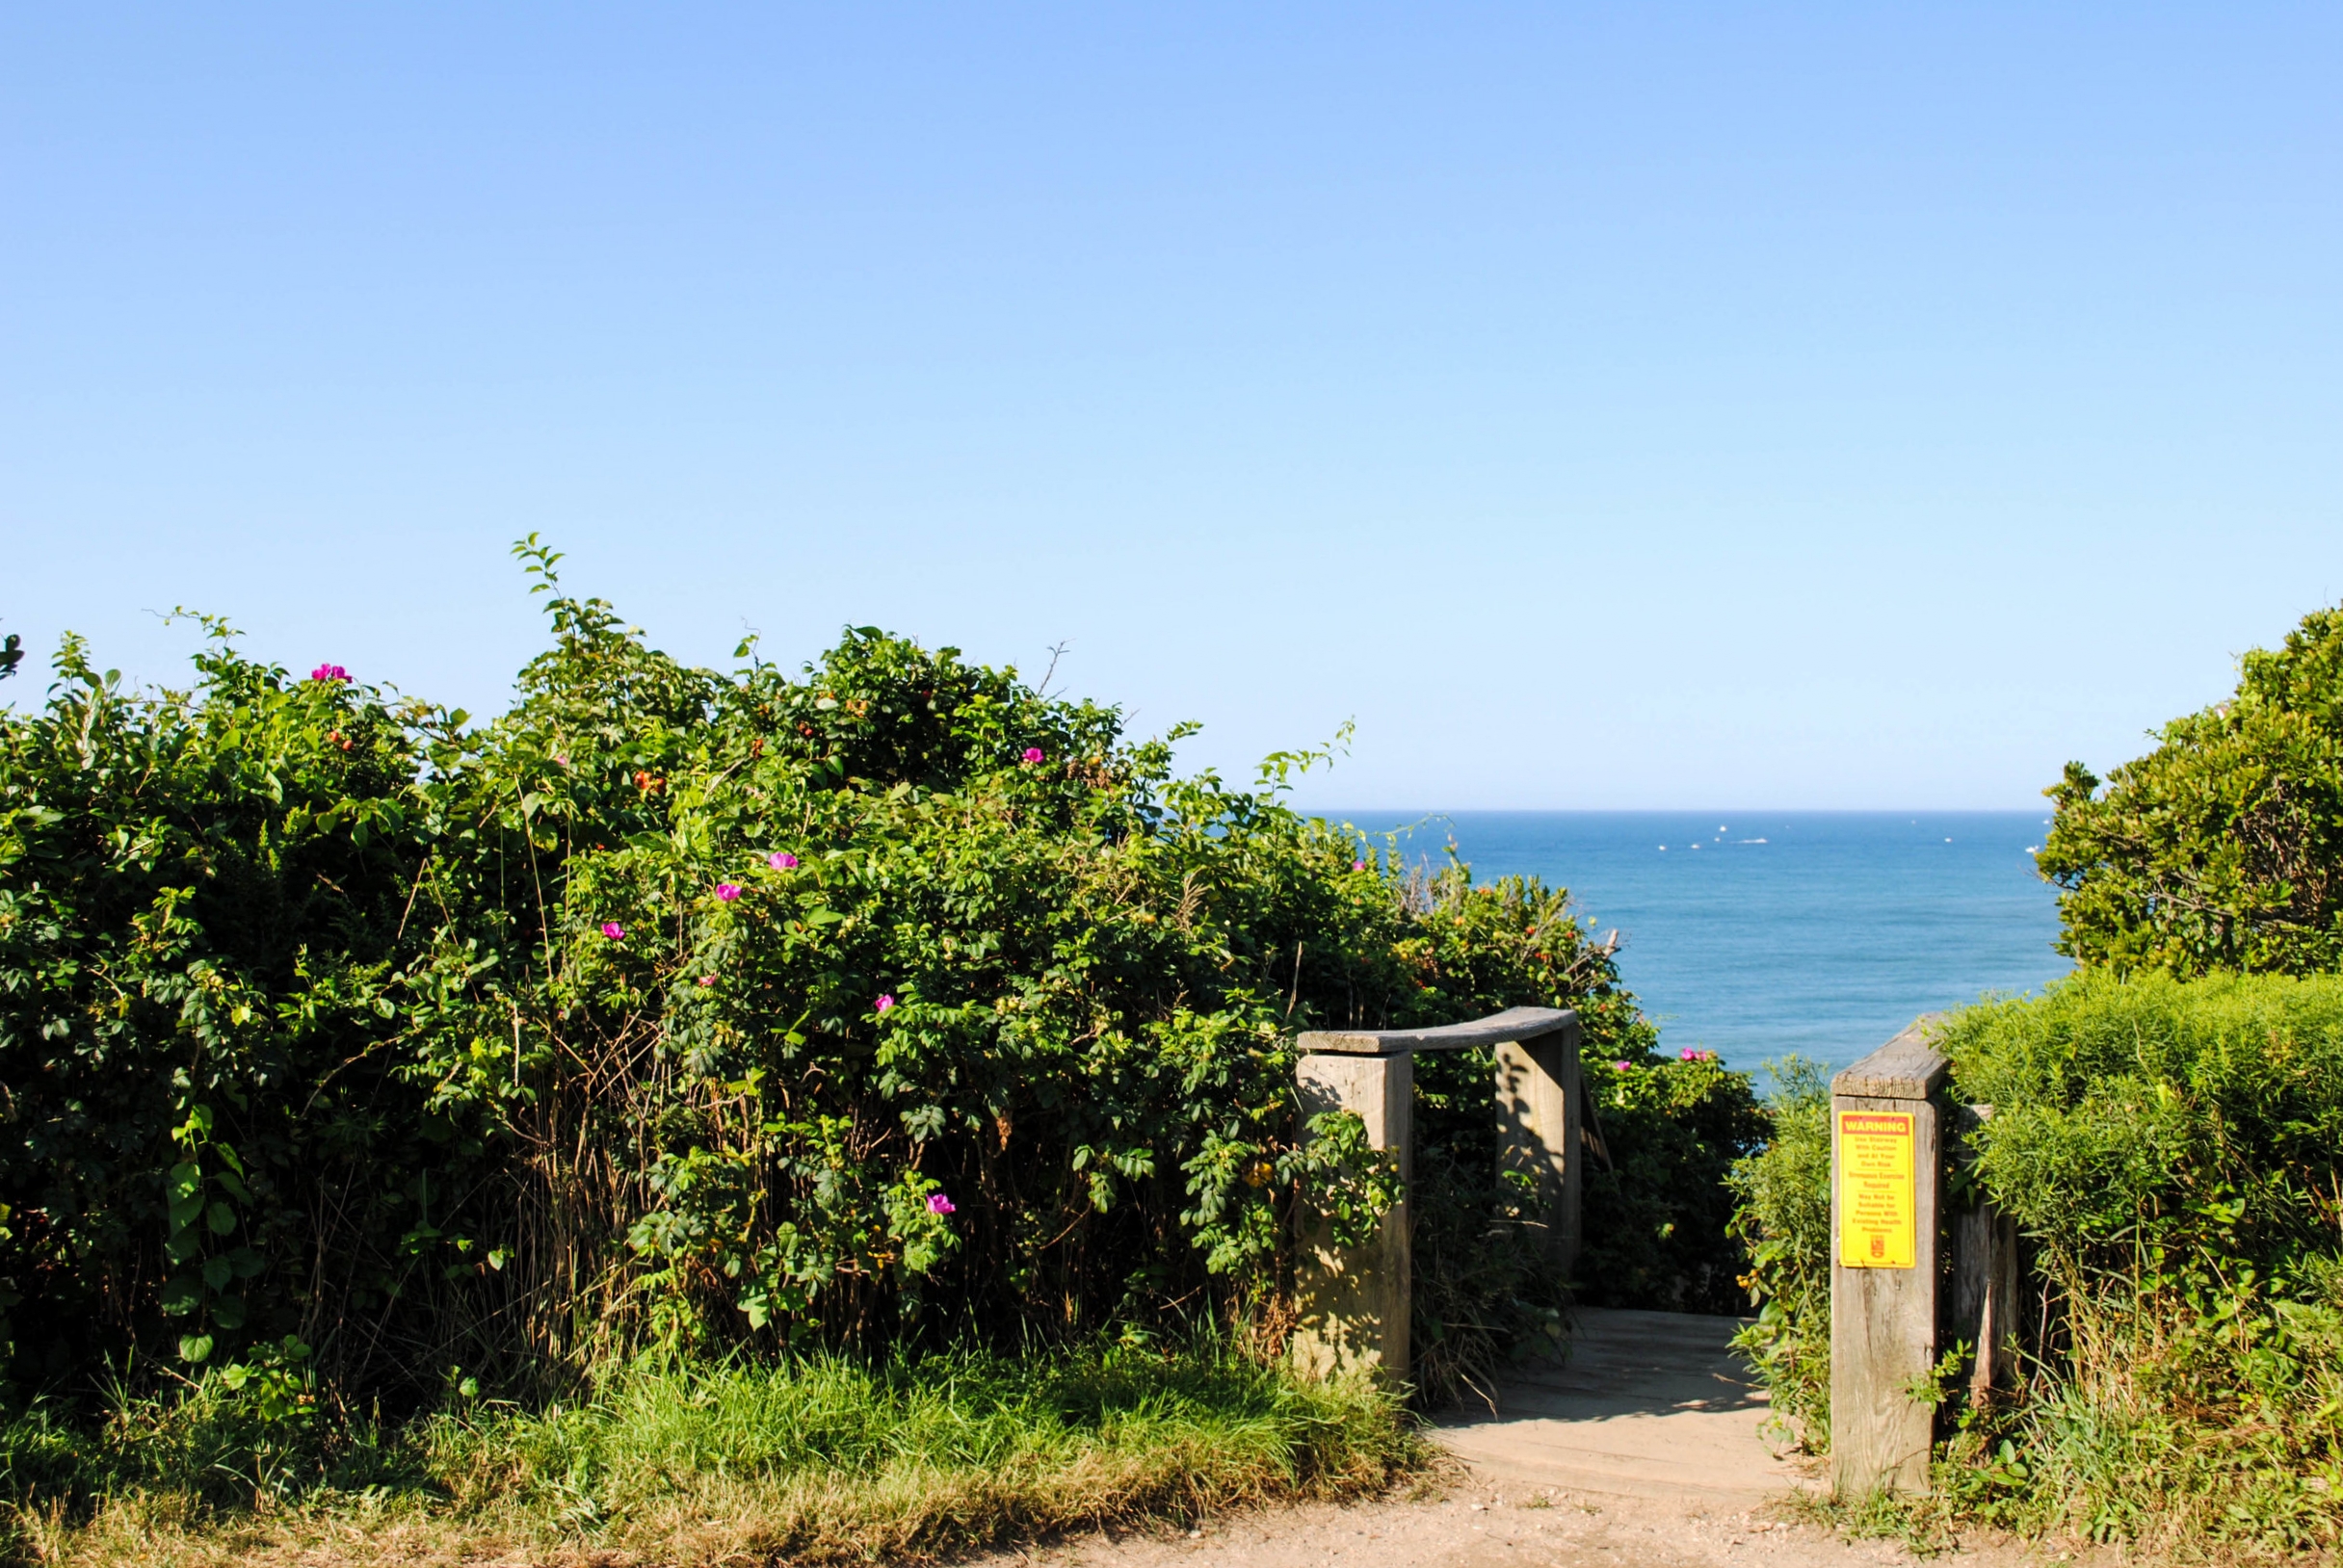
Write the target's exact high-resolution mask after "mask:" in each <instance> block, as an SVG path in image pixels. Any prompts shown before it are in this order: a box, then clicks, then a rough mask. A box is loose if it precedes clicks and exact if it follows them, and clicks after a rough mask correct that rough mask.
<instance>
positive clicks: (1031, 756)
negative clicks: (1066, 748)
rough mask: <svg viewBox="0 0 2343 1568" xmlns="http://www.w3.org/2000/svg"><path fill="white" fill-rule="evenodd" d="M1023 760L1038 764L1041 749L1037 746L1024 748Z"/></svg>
mask: <svg viewBox="0 0 2343 1568" xmlns="http://www.w3.org/2000/svg"><path fill="white" fill-rule="evenodd" d="M1025 760H1026V761H1027V762H1028V763H1036V762H1040V760H1041V748H1040V746H1038V745H1029V746H1027V747H1026V748H1025Z"/></svg>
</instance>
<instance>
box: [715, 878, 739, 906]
mask: <svg viewBox="0 0 2343 1568" xmlns="http://www.w3.org/2000/svg"><path fill="white" fill-rule="evenodd" d="M716 896H717V897H718V898H720V899H722V900H724V902H726V903H730V902H732V901H733V900H734V899H737V898H739V897H740V887H739V885H738V884H737V883H733V882H719V883H717V884H716Z"/></svg>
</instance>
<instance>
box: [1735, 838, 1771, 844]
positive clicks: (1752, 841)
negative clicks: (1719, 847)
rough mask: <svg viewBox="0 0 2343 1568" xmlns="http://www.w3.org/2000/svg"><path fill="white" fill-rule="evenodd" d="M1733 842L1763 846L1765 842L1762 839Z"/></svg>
mask: <svg viewBox="0 0 2343 1568" xmlns="http://www.w3.org/2000/svg"><path fill="white" fill-rule="evenodd" d="M1733 842H1734V843H1735V844H1763V843H1764V842H1765V840H1763V839H1735V840H1733Z"/></svg>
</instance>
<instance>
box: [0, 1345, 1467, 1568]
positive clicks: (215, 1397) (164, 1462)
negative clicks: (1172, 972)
mask: <svg viewBox="0 0 2343 1568" xmlns="http://www.w3.org/2000/svg"><path fill="white" fill-rule="evenodd" d="M134 1418H136V1421H143V1423H144V1424H143V1425H136V1421H134V1423H133V1424H132V1425H125V1424H124V1423H125V1422H126V1421H133V1419H134ZM134 1427H135V1429H134ZM109 1434H110V1435H109ZM254 1438H255V1432H254V1429H253V1426H252V1424H251V1423H250V1421H249V1420H242V1419H241V1418H240V1417H239V1414H238V1412H237V1411H236V1409H235V1401H234V1400H233V1399H232V1398H222V1397H221V1396H220V1394H219V1392H218V1391H216V1390H207V1389H205V1388H203V1387H201V1386H198V1388H197V1389H196V1390H194V1391H191V1392H190V1393H189V1394H188V1395H187V1396H185V1397H183V1398H181V1399H179V1400H177V1401H175V1402H173V1403H171V1404H170V1405H169V1406H168V1407H166V1406H164V1405H162V1404H160V1403H157V1404H155V1405H153V1406H152V1407H151V1408H148V1409H147V1410H146V1411H145V1414H144V1415H143V1416H139V1415H138V1413H137V1412H131V1411H118V1412H117V1414H116V1417H115V1418H114V1420H113V1421H112V1422H111V1423H109V1430H108V1432H99V1433H89V1434H75V1433H71V1432H69V1431H67V1430H66V1428H65V1427H64V1426H62V1425H61V1424H59V1423H58V1422H56V1421H55V1420H53V1419H50V1418H47V1417H44V1416H42V1415H40V1414H39V1412H35V1413H33V1414H31V1415H28V1416H24V1417H20V1418H19V1419H18V1420H16V1421H15V1422H13V1423H12V1424H10V1425H9V1426H8V1427H7V1428H6V1429H5V1431H0V1445H5V1451H6V1456H7V1457H6V1464H7V1470H6V1476H7V1477H8V1479H7V1484H8V1486H9V1487H10V1491H11V1502H10V1508H11V1512H12V1516H13V1548H14V1552H15V1555H17V1556H19V1557H31V1556H35V1555H39V1556H41V1558H42V1560H50V1561H58V1560H63V1561H88V1562H122V1563H127V1562H137V1561H145V1560H158V1561H159V1560H166V1559H167V1558H168V1559H169V1560H175V1561H200V1560H203V1559H204V1558H205V1557H206V1555H222V1554H227V1555H236V1554H241V1555H245V1556H254V1555H257V1556H260V1557H263V1558H265V1557H267V1556H269V1555H272V1554H283V1555H295V1556H301V1557H303V1560H333V1558H334V1555H335V1554H336V1553H337V1552H339V1553H341V1554H342V1555H345V1556H347V1557H349V1558H351V1559H353V1560H362V1559H364V1558H365V1557H366V1555H367V1554H368V1553H369V1552H373V1551H379V1550H382V1548H383V1545H384V1541H385V1538H386V1537H387V1536H388V1535H392V1534H398V1535H403V1536H404V1537H406V1538H408V1541H409V1544H410V1545H411V1543H412V1540H413V1539H414V1538H417V1537H421V1538H426V1539H435V1540H437V1541H439V1542H441V1543H442V1544H443V1545H447V1546H449V1547H451V1548H452V1547H454V1546H457V1545H461V1544H462V1543H466V1542H470V1543H474V1544H480V1543H495V1542H506V1543H525V1544H534V1545H535V1546H537V1547H538V1548H540V1549H542V1548H545V1547H549V1546H554V1545H558V1544H560V1543H565V1542H566V1543H572V1544H575V1545H578V1546H583V1547H590V1548H592V1549H593V1550H599V1551H608V1552H615V1553H619V1554H631V1555H643V1556H647V1557H653V1558H656V1559H658V1560H662V1561H671V1562H682V1563H689V1562H715V1561H719V1560H726V1561H731V1560H743V1559H746V1560H777V1559H782V1558H786V1559H789V1560H795V1561H825V1560H832V1559H838V1560H844V1559H849V1558H852V1559H857V1560H861V1559H868V1558H870V1557H874V1556H876V1557H881V1558H884V1559H887V1560H922V1559H926V1558H931V1557H935V1556H937V1555H943V1554H946V1553H950V1552H955V1551H961V1550H966V1549H969V1548H973V1547H978V1546H983V1545H986V1544H988V1543H993V1542H998V1541H1002V1540H1007V1539H1012V1538H1019V1537H1026V1536H1032V1535H1038V1534H1047V1533H1049V1532H1051V1531H1055V1530H1062V1529H1071V1528H1077V1527H1087V1526H1098V1525H1105V1524H1110V1523H1118V1522H1119V1523H1139V1522H1143V1521H1146V1520H1167V1519H1169V1520H1184V1519H1188V1518H1192V1517H1194V1516H1197V1515H1199V1514H1203V1513H1207V1512H1210V1511H1212V1510H1215V1509H1219V1508H1224V1507H1227V1506H1231V1505H1235V1504H1239V1503H1250V1502H1255V1501H1264V1500H1269V1499H1278V1498H1302V1497H1332V1496H1343V1495H1353V1494H1358V1493H1364V1492H1371V1491H1374V1490H1377V1489H1380V1488H1382V1487H1383V1486H1384V1485H1386V1484H1388V1483H1389V1482H1390V1481H1391V1480H1392V1479H1393V1478H1394V1477H1397V1476H1399V1475H1400V1474H1402V1473H1403V1472H1405V1471H1406V1470H1408V1468H1410V1467H1411V1466H1414V1465H1416V1464H1418V1463H1420V1462H1421V1461H1422V1458H1423V1456H1424V1453H1425V1451H1426V1450H1424V1448H1423V1446H1422V1444H1421V1440H1420V1439H1418V1438H1417V1437H1416V1436H1415V1435H1414V1434H1413V1430H1412V1427H1411V1426H1410V1424H1408V1420H1407V1418H1406V1417H1405V1415H1404V1413H1403V1412H1402V1411H1401V1409H1400V1408H1399V1405H1398V1403H1397V1401H1396V1400H1395V1399H1394V1398H1392V1397H1390V1396H1389V1395H1387V1394H1384V1393H1382V1392H1380V1391H1378V1390H1375V1389H1373V1388H1370V1387H1367V1386H1365V1385H1361V1384H1339V1383H1338V1384H1310V1383H1304V1382H1302V1381H1300V1380H1298V1379H1296V1378H1295V1377H1293V1376H1292V1375H1291V1374H1290V1373H1288V1372H1285V1371H1284V1370H1283V1369H1281V1368H1278V1367H1273V1366H1265V1365H1262V1364H1260V1363H1258V1362H1256V1361H1252V1360H1250V1359H1247V1358H1246V1357H1244V1356H1242V1355H1240V1354H1238V1353H1236V1352H1234V1351H1233V1350H1228V1349H1224V1348H1222V1347H1219V1346H1199V1347H1195V1348H1190V1349H1185V1350H1181V1351H1177V1352H1175V1353H1171V1354H1164V1353H1158V1352H1154V1351H1148V1350H1134V1349H1126V1348H1111V1347H1095V1348H1092V1349H1089V1350H1085V1351H1082V1352H1078V1353H1074V1354H1069V1355H1068V1354H1062V1355H1052V1356H1035V1357H1028V1358H1017V1357H1003V1356H995V1355H987V1354H980V1353H958V1354H949V1355H934V1356H928V1357H924V1358H921V1359H918V1360H896V1361H890V1362H885V1363H880V1364H870V1363H863V1362H857V1361H854V1360H849V1359H844V1358H838V1357H829V1356H816V1357H808V1358H805V1359H802V1360H796V1361H792V1362H790V1363H788V1364H785V1365H782V1366H777V1367H776V1366H748V1365H731V1366H721V1365H720V1366H710V1365H683V1366H671V1367H668V1368H653V1367H641V1368H635V1369H630V1370H628V1371H625V1372H620V1373H618V1374H616V1375H614V1376H613V1377H611V1378H610V1379H609V1380H608V1381H607V1383H606V1384H605V1385H604V1386H603V1387H602V1388H600V1389H599V1390H598V1391H596V1392H594V1393H593V1394H592V1395H591V1396H590V1397H588V1398H581V1399H579V1400H577V1401H575V1402H572V1403H566V1404H558V1405H551V1406H547V1407H544V1408H540V1409H535V1410H523V1409H519V1408H516V1407H513V1406H508V1405H501V1404H496V1403H481V1402H471V1403H461V1402H460V1403H459V1404H457V1405H456V1406H454V1407H451V1408H448V1409H444V1410H441V1411H439V1412H437V1413H435V1414H433V1415H431V1416H429V1417H426V1418H424V1419H422V1420H420V1421H418V1422H416V1423H414V1424H411V1425H409V1426H408V1427H407V1428H405V1429H404V1430H402V1431H400V1432H398V1433H396V1434H393V1435H391V1436H389V1437H387V1438H383V1437H380V1436H378V1435H375V1434H373V1433H372V1432H370V1431H368V1430H366V1429H364V1428H362V1427H360V1428H344V1429H342V1430H340V1431H338V1432H335V1433H332V1434H330V1435H329V1434H327V1433H326V1432H324V1431H323V1430H320V1431H317V1432H315V1433H313V1434H311V1435H310V1437H309V1439H308V1441H309V1444H310V1446H309V1448H308V1449H307V1450H304V1452H303V1458H302V1460H301V1461H300V1462H299V1463H294V1464H288V1463H286V1462H285V1461H284V1457H283V1453H282V1451H281V1450H285V1449H287V1448H289V1447H297V1446H298V1437H296V1438H294V1439H287V1438H285V1437H283V1436H281V1435H280V1436H279V1438H278V1439H277V1440H276V1449H277V1450H279V1451H277V1452H276V1454H275V1470H274V1472H273V1475H274V1477H275V1478H276V1485H275V1487H274V1489H272V1488H271V1486H270V1485H269V1484H268V1477H269V1476H270V1475H271V1474H272V1472H270V1471H269V1468H268V1466H269V1462H270V1460H271V1457H272V1455H271V1453H270V1451H269V1448H268V1443H267V1442H265V1441H263V1442H255V1441H254ZM256 1476H258V1477H261V1484H259V1485H258V1486H255V1485H254V1477H256ZM288 1480H289V1481H290V1482H291V1484H286V1482H287V1481H288ZM336 1542H339V1543H341V1545H340V1546H338V1547H337V1546H336V1545H335V1543H336ZM154 1543H162V1545H160V1546H158V1545H156V1544H154ZM164 1546H168V1547H169V1548H170V1550H169V1551H167V1552H166V1551H163V1547H164ZM158 1553H161V1555H157V1554H158ZM321 1553H322V1554H324V1557H323V1558H322V1559H320V1557H319V1555H320V1554H321Z"/></svg>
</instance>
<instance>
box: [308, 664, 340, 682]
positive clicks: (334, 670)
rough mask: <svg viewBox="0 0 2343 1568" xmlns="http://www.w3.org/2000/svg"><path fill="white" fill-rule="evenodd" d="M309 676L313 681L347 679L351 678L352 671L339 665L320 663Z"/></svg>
mask: <svg viewBox="0 0 2343 1568" xmlns="http://www.w3.org/2000/svg"><path fill="white" fill-rule="evenodd" d="M309 678H310V679H311V680H313V681H346V680H348V679H349V678H350V671H348V670H346V669H344V668H343V667H342V666H339V665H320V666H317V667H316V668H315V669H313V670H311V671H309Z"/></svg>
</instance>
